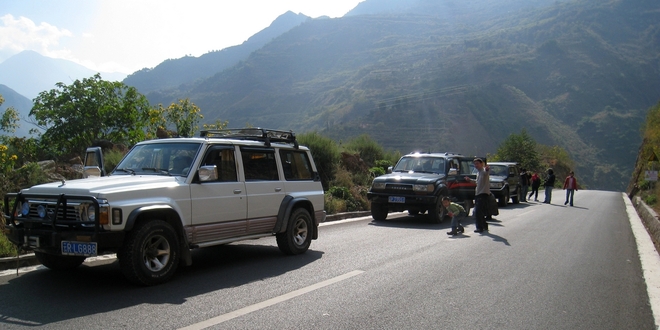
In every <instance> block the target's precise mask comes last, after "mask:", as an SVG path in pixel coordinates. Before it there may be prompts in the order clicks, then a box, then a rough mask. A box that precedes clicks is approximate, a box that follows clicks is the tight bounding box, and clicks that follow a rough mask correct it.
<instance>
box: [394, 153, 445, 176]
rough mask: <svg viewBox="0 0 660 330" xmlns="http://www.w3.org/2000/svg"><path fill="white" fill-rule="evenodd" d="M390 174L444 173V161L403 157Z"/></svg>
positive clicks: (430, 158) (433, 158) (440, 159)
mask: <svg viewBox="0 0 660 330" xmlns="http://www.w3.org/2000/svg"><path fill="white" fill-rule="evenodd" d="M392 172H423V173H445V159H444V158H439V157H412V156H410V157H403V158H401V159H400V160H399V162H398V163H397V164H396V166H395V167H394V169H393V170H392Z"/></svg>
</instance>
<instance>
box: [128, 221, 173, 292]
mask: <svg viewBox="0 0 660 330" xmlns="http://www.w3.org/2000/svg"><path fill="white" fill-rule="evenodd" d="M118 257H119V266H120V267H121V271H122V273H124V276H126V278H127V279H128V280H129V281H131V282H133V283H135V284H140V285H156V284H161V283H164V282H167V281H168V280H169V279H170V278H171V277H172V276H174V272H175V271H176V269H177V267H178V265H179V239H178V237H177V235H176V232H175V231H174V228H172V226H171V225H170V224H168V223H167V222H165V221H162V220H152V221H148V222H145V223H143V224H142V225H141V226H139V227H137V228H135V229H134V230H132V231H131V232H129V233H128V235H127V237H126V240H125V241H124V246H123V247H122V248H121V250H120V251H119V253H118Z"/></svg>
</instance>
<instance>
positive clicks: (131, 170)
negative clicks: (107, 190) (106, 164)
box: [115, 168, 135, 175]
mask: <svg viewBox="0 0 660 330" xmlns="http://www.w3.org/2000/svg"><path fill="white" fill-rule="evenodd" d="M115 171H122V172H127V173H131V174H133V175H135V170H134V169H132V168H118V169H116V170H115Z"/></svg>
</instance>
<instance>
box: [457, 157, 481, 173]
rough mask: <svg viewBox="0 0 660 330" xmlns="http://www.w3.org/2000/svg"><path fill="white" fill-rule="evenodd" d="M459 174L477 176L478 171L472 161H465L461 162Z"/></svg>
mask: <svg viewBox="0 0 660 330" xmlns="http://www.w3.org/2000/svg"><path fill="white" fill-rule="evenodd" d="M458 173H460V174H462V175H472V174H476V173H477V170H476V169H475V168H474V163H473V162H472V161H471V160H467V159H463V160H461V168H460V169H459V170H458Z"/></svg>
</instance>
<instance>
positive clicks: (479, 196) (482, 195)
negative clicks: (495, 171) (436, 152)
mask: <svg viewBox="0 0 660 330" xmlns="http://www.w3.org/2000/svg"><path fill="white" fill-rule="evenodd" d="M472 163H473V164H474V168H475V169H476V170H477V178H476V179H472V178H470V177H468V176H466V177H465V180H466V181H470V182H476V183H477V188H476V190H475V196H474V218H475V219H474V222H475V226H476V227H477V229H476V230H475V231H474V232H475V233H481V232H484V231H488V223H487V222H486V216H487V215H488V214H489V212H488V196H490V175H489V174H488V170H489V168H488V166H486V164H484V161H483V160H482V159H481V158H475V159H474V161H472Z"/></svg>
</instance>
